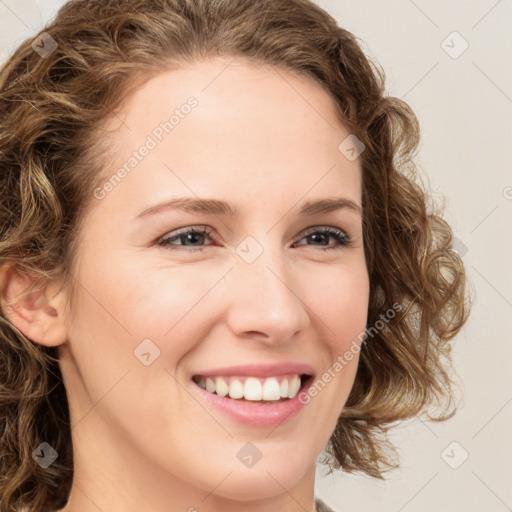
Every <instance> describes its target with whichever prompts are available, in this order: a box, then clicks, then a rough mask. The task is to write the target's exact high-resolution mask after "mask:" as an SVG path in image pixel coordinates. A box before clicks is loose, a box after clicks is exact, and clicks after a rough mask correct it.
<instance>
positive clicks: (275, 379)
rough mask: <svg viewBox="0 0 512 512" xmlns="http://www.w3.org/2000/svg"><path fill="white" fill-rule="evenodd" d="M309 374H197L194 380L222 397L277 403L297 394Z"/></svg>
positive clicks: (203, 387)
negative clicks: (258, 375) (265, 375)
mask: <svg viewBox="0 0 512 512" xmlns="http://www.w3.org/2000/svg"><path fill="white" fill-rule="evenodd" d="M308 377H309V375H302V376H301V375H299V374H298V373H292V374H287V375H279V376H271V377H267V378H258V377H251V376H246V375H244V376H220V375H219V376H213V375H212V376H208V377H203V376H201V375H195V376H194V377H193V379H192V380H193V381H194V382H195V383H196V384H197V385H198V386H199V387H200V388H202V389H205V390H206V391H208V392H209V393H213V394H216V395H218V396H220V397H229V398H232V399H236V400H246V401H254V402H262V401H263V402H265V403H276V402H279V401H284V400H290V399H292V398H294V397H295V396H297V393H298V392H299V390H300V388H301V386H302V384H303V383H304V381H305V380H306V379H307V378H308Z"/></svg>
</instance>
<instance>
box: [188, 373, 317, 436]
mask: <svg viewBox="0 0 512 512" xmlns="http://www.w3.org/2000/svg"><path fill="white" fill-rule="evenodd" d="M312 382H313V378H312V377H309V378H308V379H307V380H306V381H305V382H304V384H303V386H302V387H301V388H300V389H299V392H298V393H297V394H296V395H295V397H293V398H290V399H289V400H283V401H282V402H276V403H275V404H263V403H260V402H256V401H255V402H247V401H245V400H244V401H242V400H236V399H233V398H228V397H227V396H226V397H222V396H219V395H217V394H214V393H210V392H209V391H206V389H203V388H201V387H200V386H198V385H197V384H195V383H194V382H192V386H193V387H194V389H196V390H197V392H198V393H199V395H200V396H201V397H202V398H203V399H204V400H206V402H207V403H208V404H210V405H211V406H212V407H214V408H215V409H217V410H219V411H220V412H221V413H223V414H225V415H226V416H228V417H229V418H231V419H232V420H234V421H237V422H238V423H243V424H245V425H250V426H253V427H263V428H264V427H275V426H277V425H280V424H281V423H284V422H285V421H289V420H291V419H292V418H293V417H295V416H296V415H297V414H298V413H299V412H300V411H301V410H302V407H304V405H305V404H303V403H301V402H300V400H299V395H301V394H302V393H307V391H308V389H309V387H310V386H311V384H312Z"/></svg>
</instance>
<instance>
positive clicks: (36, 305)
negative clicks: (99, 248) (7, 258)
mask: <svg viewBox="0 0 512 512" xmlns="http://www.w3.org/2000/svg"><path fill="white" fill-rule="evenodd" d="M38 281H41V278H40V277H39V278H38V276H35V275H30V274H28V275H27V274H21V273H20V272H19V271H18V269H17V268H16V266H15V265H14V264H12V263H8V264H5V265H4V266H3V267H1V268H0V308H1V311H2V313H3V315H4V316H5V317H6V318H7V319H8V320H9V321H10V322H11V323H12V324H13V325H14V326H15V327H16V328H17V329H18V330H20V331H21V332H22V333H23V334H24V335H25V336H26V337H27V338H29V339H30V340H32V341H34V342H36V343H40V344H42V345H46V346H49V347H55V346H57V345H61V344H63V343H64V342H65V341H66V328H65V323H64V318H63V312H64V308H63V306H64V296H63V292H62V291H60V290H59V286H58V284H59V283H54V282H53V281H50V282H47V283H46V284H44V285H43V286H41V285H40V284H38Z"/></svg>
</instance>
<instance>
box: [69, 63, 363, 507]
mask: <svg viewBox="0 0 512 512" xmlns="http://www.w3.org/2000/svg"><path fill="white" fill-rule="evenodd" d="M228 63H229V61H228V60H224V59H216V60H212V61H208V62H202V63H197V64H194V65H189V66H187V67H183V68H181V69H179V70H175V71H171V72H165V73H162V74H160V75H158V76H156V77H154V78H152V79H151V80H149V81H147V82H146V83H144V85H142V86H141V87H140V88H139V89H138V90H137V91H136V93H135V94H134V95H133V96H131V97H130V98H129V100H128V101H127V102H126V103H125V104H124V105H123V107H122V108H121V109H120V110H119V112H117V115H116V116H114V117H113V120H112V121H110V122H109V124H108V144H109V147H110V150H109V151H110V153H109V158H110V160H111V161H112V167H111V168H109V169H105V182H104V185H103V186H102V187H100V188H98V189H96V191H95V198H94V200H93V205H92V207H91V208H90V209H89V211H88V212H87V214H86V216H85V217H84V218H83V224H82V229H81V232H80V235H79V241H80V242H81V245H80V259H79V266H78V267H77V269H76V273H75V278H76V279H77V280H78V281H79V283H80V285H81V286H79V287H78V288H79V293H78V302H77V310H76V314H75V316H74V317H73V318H72V319H71V318H68V319H67V325H68V327H67V341H66V343H65V344H64V345H63V346H62V359H61V366H62V371H63V376H64V381H65V385H66V388H67V391H68V397H69V400H70V409H71V414H72V424H74V425H75V426H74V428H73V436H74V437H75V442H76V443H77V444H76V448H75V450H76V453H75V460H79V459H80V458H83V460H86V459H87V460H89V461H91V460H96V461H100V463H101V465H102V467H110V468H113V469H114V468H115V470H116V471H117V472H118V473H117V474H119V472H120V471H125V472H128V471H130V470H134V468H135V467H136V468H137V472H138V475H139V476H138V478H139V479H144V478H146V475H152V478H160V477H163V476H164V475H165V478H166V479H167V481H168V482H172V481H173V478H175V479H176V480H180V481H181V485H183V486H184V487H187V488H189V487H190V488H199V489H200V490H202V491H205V492H210V491H211V490H212V489H215V491H214V492H213V494H214V495H215V496H217V497H224V498H232V499H241V500H250V499H255V497H258V498H264V497H271V496H273V495H276V494H277V493H282V492H283V488H285V489H290V488H293V487H294V486H296V485H298V483H299V482H300V481H301V480H302V479H304V478H305V477H306V475H311V472H312V471H314V465H315V462H316V458H317V457H318V455H319V454H320V453H321V451H322V449H323V448H324V446H325V444H326V443H327V442H328V440H329V437H330V435H331V434H332V432H333V430H334V428H335V425H336V420H337V418H338V416H339V414H340V411H341V409H342V408H343V405H344V403H345V401H346V399H347V397H348V394H349V392H350V389H351V387H352V384H353V381H354V377H355V372H356V367H357V354H356V355H355V356H354V357H353V358H352V359H351V360H350V361H346V363H345V364H344V365H342V366H343V367H342V369H339V366H337V368H338V369H337V371H336V370H334V369H333V368H334V366H335V362H336V361H337V360H338V361H339V357H342V356H343V354H344V353H345V352H346V351H347V350H349V349H350V347H351V346H353V345H354V340H356V341H357V339H358V335H359V334H360V333H361V331H363V330H364V328H365V326H366V319H367V316H366V315H367V307H368V299H369V281H368V273H367V268H366V265H365V257H364V249H363V236H362V235H363V233H362V217H361V213H360V211H359V210H358V207H360V206H361V168H360V163H359V160H358V159H356V160H349V159H347V158H345V156H344V155H343V154H342V153H341V152H340V150H339V149H338V146H339V145H340V143H341V142H342V141H343V140H344V139H345V138H346V137H347V136H348V135H349V132H348V131H347V130H346V129H345V128H344V127H343V126H342V125H341V124H340V122H339V121H338V120H337V118H336V117H335V110H334V103H333V102H332V100H331V98H330V97H329V96H328V94H327V93H326V92H325V91H323V90H322V89H321V88H320V86H318V85H317V84H315V83H314V82H313V81H311V80H310V79H308V78H304V77H298V76H295V75H293V74H291V73H286V72H283V71H280V72H276V71H275V70H273V69H272V68H270V67H266V66H260V65H258V66H256V65H254V64H249V63H245V62H244V61H241V60H234V61H232V63H231V64H230V65H229V66H227V64H228ZM226 66H227V67H226ZM190 98H193V99H190ZM187 100H188V103H187ZM187 105H188V106H187ZM171 116H174V117H171ZM166 123H167V124H166ZM143 147H145V148H146V149H142V148H143ZM120 169H124V172H123V171H122V170H120ZM178 198H180V199H181V198H189V199H188V202H187V201H185V200H184V201H180V202H179V203H175V204H174V206H173V205H171V204H167V206H163V205H164V204H165V203H170V202H172V201H175V200H177V199H178ZM206 199H207V200H209V201H210V203H207V204H206V206H205V203H198V202H197V201H199V200H203V201H204V200H206ZM325 199H343V201H341V202H340V203H339V205H341V206H340V207H339V208H337V209H332V208H331V209H330V211H323V210H322V208H321V206H322V203H320V204H319V205H317V206H316V207H315V206H312V204H313V203H315V202H317V201H320V200H325ZM212 200H213V201H212ZM192 201H196V203H192ZM221 202H224V203H226V204H227V206H226V205H224V204H223V203H221ZM323 204H324V206H325V204H326V203H323ZM307 206H309V208H308V209H307V210H306V211H303V210H304V209H305V208H306V207H307ZM231 210H232V211H231ZM324 210H325V209H324ZM233 367H237V368H233ZM329 369H330V375H331V378H330V379H325V381H324V385H322V386H321V387H320V388H319V389H320V390H319V391H318V393H317V394H316V396H314V397H310V399H309V401H307V403H305V404H303V403H301V402H305V401H306V400H304V397H305V396H306V395H305V394H304V393H305V391H307V389H308V386H311V385H315V383H317V382H318V381H319V380H321V379H322V375H323V374H324V373H325V372H328V371H329ZM295 374H297V376H298V377H297V378H295V377H294V375H295ZM304 375H310V376H311V377H310V378H309V379H307V380H306V377H304ZM285 376H288V378H286V379H285V378H284V377H285ZM207 377H208V380H207ZM298 378H302V379H301V381H300V383H301V385H302V388H301V391H300V392H301V393H302V395H300V396H301V397H302V400H299V395H297V396H295V398H292V399H289V395H287V390H286V387H288V393H291V395H295V393H296V392H297V390H296V388H295V389H294V386H297V385H298V384H296V383H295V384H294V380H295V382H297V380H298ZM201 379H202V382H201ZM283 380H287V384H285V383H284V382H283ZM327 380H329V381H328V382H327ZM196 381H198V382H196ZM201 386H207V389H203V388H202V387H201ZM212 386H216V387H215V390H216V391H215V392H212V389H213V388H212ZM226 386H228V387H227V389H228V391H227V392H228V396H224V397H222V396H220V395H222V394H223V393H225V392H226ZM258 386H260V387H258ZM230 393H231V394H232V395H233V396H234V397H236V396H237V393H238V395H239V394H240V393H245V395H244V396H246V397H247V399H241V398H238V399H237V398H229V394H230ZM261 393H264V396H263V395H262V394H261ZM281 395H285V397H281ZM279 397H281V398H282V399H281V400H280V401H277V398H279ZM261 398H264V399H266V400H263V401H268V402H272V403H268V404H267V403H262V402H263V401H262V400H261ZM284 398H286V399H284ZM247 443H251V444H247ZM85 446H87V453H86V452H85V448H83V447H85ZM120 454H122V458H121V455H120ZM254 461H256V462H254ZM141 468H145V470H144V471H140V469H141ZM228 474H229V477H228V478H225V479H224V477H225V475H228ZM126 478H127V479H128V478H129V477H128V476H127V477H126ZM223 479H224V480H223ZM162 481H163V479H162ZM221 481H222V485H219V484H220V482H221ZM169 485H171V484H169Z"/></svg>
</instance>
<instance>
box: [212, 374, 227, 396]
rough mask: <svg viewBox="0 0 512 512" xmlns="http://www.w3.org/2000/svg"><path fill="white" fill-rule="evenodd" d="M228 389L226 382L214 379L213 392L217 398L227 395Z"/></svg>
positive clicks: (219, 378) (217, 378)
mask: <svg viewBox="0 0 512 512" xmlns="http://www.w3.org/2000/svg"><path fill="white" fill-rule="evenodd" d="M228 391H229V387H228V385H227V384H226V381H225V380H224V379H223V378H222V377H215V392H216V393H217V395H219V396H226V395H227V394H228Z"/></svg>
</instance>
